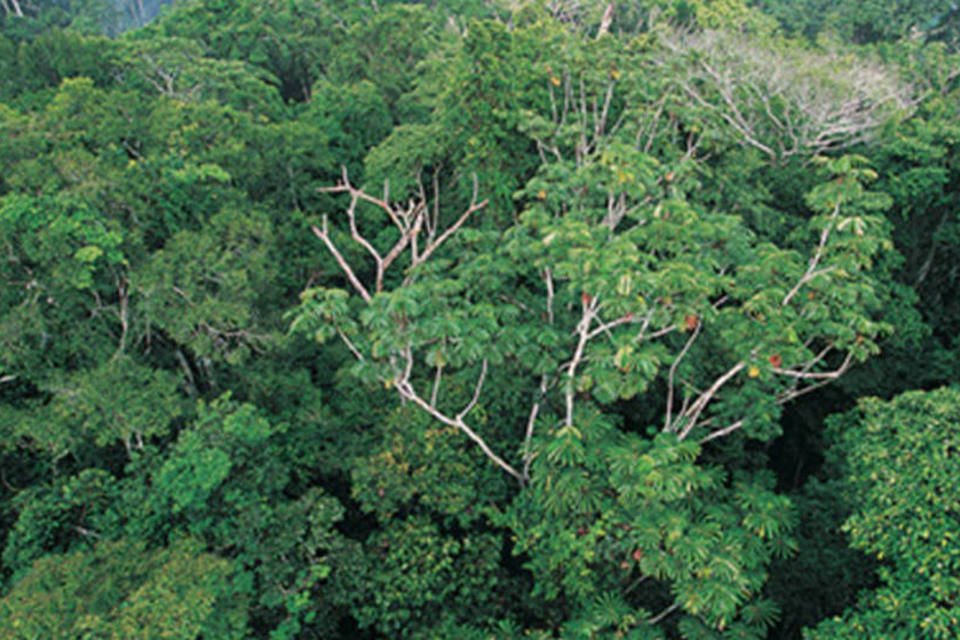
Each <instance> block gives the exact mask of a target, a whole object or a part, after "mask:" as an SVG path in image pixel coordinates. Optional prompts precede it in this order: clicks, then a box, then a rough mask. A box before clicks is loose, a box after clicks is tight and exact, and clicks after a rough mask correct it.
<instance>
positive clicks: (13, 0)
mask: <svg viewBox="0 0 960 640" xmlns="http://www.w3.org/2000/svg"><path fill="white" fill-rule="evenodd" d="M10 5H13V15H15V16H17V17H18V18H22V17H23V11H22V10H21V9H20V2H19V0H10V4H7V0H3V8H4V9H6V11H7V14H8V15H9V14H10Z"/></svg>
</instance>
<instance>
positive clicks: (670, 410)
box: [663, 322, 703, 432]
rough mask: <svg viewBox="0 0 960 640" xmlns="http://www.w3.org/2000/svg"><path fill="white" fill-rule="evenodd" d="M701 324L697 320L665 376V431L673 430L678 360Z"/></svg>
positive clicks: (687, 349)
mask: <svg viewBox="0 0 960 640" xmlns="http://www.w3.org/2000/svg"><path fill="white" fill-rule="evenodd" d="M701 326H703V323H702V322H698V323H697V326H696V328H695V329H694V330H693V334H692V335H691V336H690V338H689V339H688V340H687V342H686V344H684V345H683V349H682V350H681V351H680V354H679V355H678V356H677V358H676V359H675V360H674V361H673V364H671V365H670V374H669V375H668V376H667V417H666V420H665V421H664V423H663V430H664V431H665V432H670V431H673V425H672V424H671V418H672V415H673V381H674V379H675V377H676V375H677V366H679V364H680V361H681V360H683V358H684V356H686V355H687V352H688V351H689V350H690V347H691V346H693V342H694V340H696V339H697V336H699V335H700V327H701Z"/></svg>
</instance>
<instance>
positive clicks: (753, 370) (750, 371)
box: [747, 365, 760, 378]
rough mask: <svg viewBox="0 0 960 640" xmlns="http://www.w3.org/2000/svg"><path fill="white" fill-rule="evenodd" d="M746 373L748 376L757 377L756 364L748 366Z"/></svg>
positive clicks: (757, 369)
mask: <svg viewBox="0 0 960 640" xmlns="http://www.w3.org/2000/svg"><path fill="white" fill-rule="evenodd" d="M747 375H748V376H750V377H751V378H757V377H759V376H760V368H759V367H757V366H756V365H754V366H752V367H750V368H749V369H747Z"/></svg>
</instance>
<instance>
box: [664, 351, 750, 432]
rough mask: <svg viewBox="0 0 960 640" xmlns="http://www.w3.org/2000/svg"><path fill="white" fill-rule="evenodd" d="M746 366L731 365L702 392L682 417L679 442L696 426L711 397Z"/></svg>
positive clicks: (740, 364)
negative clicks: (682, 425) (685, 420)
mask: <svg viewBox="0 0 960 640" xmlns="http://www.w3.org/2000/svg"><path fill="white" fill-rule="evenodd" d="M745 366H747V365H746V363H745V362H738V363H737V364H735V365H733V367H731V368H730V369H729V370H728V371H727V372H726V373H724V374H723V375H722V376H720V377H719V378H717V379H716V381H715V382H714V383H713V385H711V386H710V388H709V389H707V390H706V391H704V392H703V393H702V394H701V395H700V397H699V398H697V400H696V401H695V402H694V403H693V404H692V405H690V408H689V409H688V410H687V411H686V412H685V415H683V416H682V417H684V418H687V423H686V424H685V425H684V427H683V430H682V431H681V432H680V435H679V436H678V438H679V439H680V440H683V439H685V438H686V437H687V436H688V435H690V431H691V430H693V428H694V427H695V426H696V424H697V420H698V419H699V418H700V415H701V414H702V413H703V410H704V409H706V408H707V405H708V404H710V401H711V400H712V399H713V396H715V395H716V394H717V392H718V391H720V388H721V387H723V385H725V384H726V383H727V382H729V381H730V379H731V378H733V377H734V376H735V375H737V374H738V373H740V371H742V370H743V368H744V367H745Z"/></svg>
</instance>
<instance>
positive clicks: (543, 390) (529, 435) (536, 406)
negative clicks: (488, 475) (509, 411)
mask: <svg viewBox="0 0 960 640" xmlns="http://www.w3.org/2000/svg"><path fill="white" fill-rule="evenodd" d="M546 395H547V374H543V377H542V378H540V394H539V395H538V396H537V401H536V402H534V403H533V406H532V407H530V417H529V418H528V419H527V431H526V434H525V435H524V437H523V479H524V481H525V482H529V481H530V463H531V462H533V452H531V451H530V444H531V442H532V441H533V428H534V426H535V425H536V422H537V416H538V415H539V414H540V403H541V402H543V399H544V397H546Z"/></svg>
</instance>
